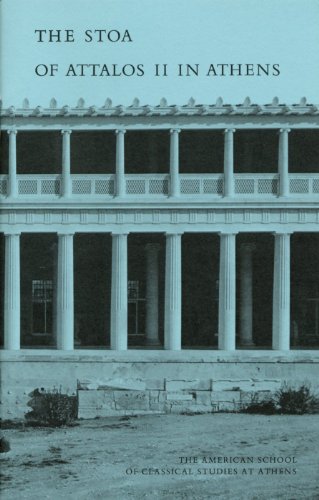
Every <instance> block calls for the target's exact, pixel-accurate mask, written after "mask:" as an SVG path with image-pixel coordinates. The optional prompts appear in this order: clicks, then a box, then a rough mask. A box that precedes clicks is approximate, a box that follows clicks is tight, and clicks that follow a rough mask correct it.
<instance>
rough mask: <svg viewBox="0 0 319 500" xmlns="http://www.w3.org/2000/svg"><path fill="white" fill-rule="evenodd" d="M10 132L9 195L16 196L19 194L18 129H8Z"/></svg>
mask: <svg viewBox="0 0 319 500" xmlns="http://www.w3.org/2000/svg"><path fill="white" fill-rule="evenodd" d="M8 134H9V176H8V196H10V197H11V198H15V197H16V196H17V194H18V186H17V131H16V130H15V129H10V130H8Z"/></svg>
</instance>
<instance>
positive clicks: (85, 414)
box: [78, 390, 117, 418]
mask: <svg viewBox="0 0 319 500" xmlns="http://www.w3.org/2000/svg"><path fill="white" fill-rule="evenodd" d="M78 397H79V408H78V417H79V418H95V417H108V416H113V415H117V412H116V409H115V403H114V400H113V393H112V391H110V392H107V391H98V390H95V391H81V390H80V391H78Z"/></svg>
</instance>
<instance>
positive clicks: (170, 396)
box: [167, 392, 194, 401]
mask: <svg viewBox="0 0 319 500" xmlns="http://www.w3.org/2000/svg"><path fill="white" fill-rule="evenodd" d="M193 399H194V396H193V394H187V393H182V392H168V393H167V401H192V400H193Z"/></svg>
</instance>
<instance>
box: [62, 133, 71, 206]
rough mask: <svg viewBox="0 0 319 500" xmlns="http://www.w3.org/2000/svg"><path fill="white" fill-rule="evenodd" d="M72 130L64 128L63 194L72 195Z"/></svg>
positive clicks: (64, 195)
mask: <svg viewBox="0 0 319 500" xmlns="http://www.w3.org/2000/svg"><path fill="white" fill-rule="evenodd" d="M71 132H72V131H71V130H62V196H63V197H65V198H69V197H70V196H71V195H72V179H71Z"/></svg>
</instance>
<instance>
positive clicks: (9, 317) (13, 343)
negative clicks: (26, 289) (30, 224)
mask: <svg viewBox="0 0 319 500" xmlns="http://www.w3.org/2000/svg"><path fill="white" fill-rule="evenodd" d="M4 348H5V349H13V350H18V349H20V234H18V233H17V234H6V235H5V278H4Z"/></svg>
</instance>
